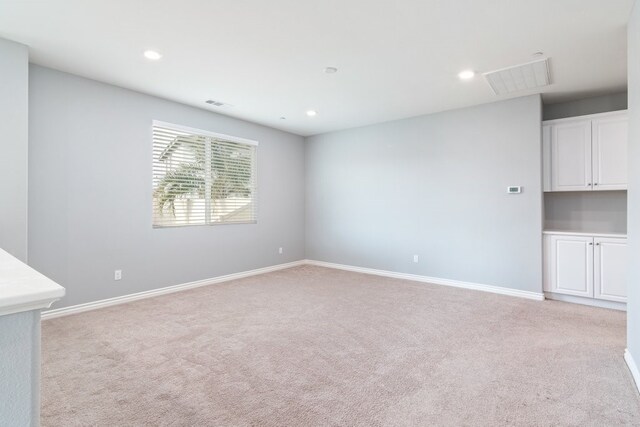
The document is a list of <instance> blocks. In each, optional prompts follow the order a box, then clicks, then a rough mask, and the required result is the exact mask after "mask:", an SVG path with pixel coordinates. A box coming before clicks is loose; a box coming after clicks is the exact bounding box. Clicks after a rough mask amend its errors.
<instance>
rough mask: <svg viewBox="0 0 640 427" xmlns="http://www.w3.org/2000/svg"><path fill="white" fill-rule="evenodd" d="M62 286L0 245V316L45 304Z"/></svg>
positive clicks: (58, 294) (60, 293)
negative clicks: (0, 247)
mask: <svg viewBox="0 0 640 427" xmlns="http://www.w3.org/2000/svg"><path fill="white" fill-rule="evenodd" d="M64 293H65V289H64V288H63V287H62V286H60V285H58V284H57V283H56V282H54V281H53V280H51V279H49V278H48V277H46V276H44V275H43V274H40V273H38V272H37V271H36V270H34V269H33V268H31V267H29V266H28V265H27V264H25V263H23V262H22V261H20V260H19V259H17V258H15V257H13V256H12V255H10V254H9V253H7V252H6V251H4V250H2V249H0V316H4V315H6V314H13V313H20V312H22V311H30V310H40V309H43V308H48V307H50V306H51V304H52V303H53V302H54V301H57V300H59V299H60V298H62V297H63V296H64Z"/></svg>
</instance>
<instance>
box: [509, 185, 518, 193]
mask: <svg viewBox="0 0 640 427" xmlns="http://www.w3.org/2000/svg"><path fill="white" fill-rule="evenodd" d="M507 193H509V194H520V193H522V187H520V186H519V185H518V186H513V187H507Z"/></svg>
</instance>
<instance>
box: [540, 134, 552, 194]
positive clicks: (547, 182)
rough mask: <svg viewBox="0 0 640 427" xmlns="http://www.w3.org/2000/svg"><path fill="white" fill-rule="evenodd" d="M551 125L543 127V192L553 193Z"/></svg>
mask: <svg viewBox="0 0 640 427" xmlns="http://www.w3.org/2000/svg"><path fill="white" fill-rule="evenodd" d="M551 128H552V126H551V125H542V191H551Z"/></svg>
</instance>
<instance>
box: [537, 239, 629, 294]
mask: <svg viewBox="0 0 640 427" xmlns="http://www.w3.org/2000/svg"><path fill="white" fill-rule="evenodd" d="M544 251H545V256H544V259H545V266H544V267H545V268H544V270H545V272H544V290H545V292H552V293H556V294H564V295H573V296H579V297H586V298H597V299H602V300H608V301H617V302H626V301H627V291H626V288H627V283H626V257H627V254H626V252H627V239H626V238H625V237H608V236H594V235H588V234H568V233H567V234H564V233H562V234H560V233H559V234H551V233H550V234H545V236H544Z"/></svg>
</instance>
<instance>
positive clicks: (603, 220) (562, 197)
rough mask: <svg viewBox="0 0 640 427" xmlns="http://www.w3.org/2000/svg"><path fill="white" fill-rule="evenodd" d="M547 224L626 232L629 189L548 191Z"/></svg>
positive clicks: (587, 229)
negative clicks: (627, 190)
mask: <svg viewBox="0 0 640 427" xmlns="http://www.w3.org/2000/svg"><path fill="white" fill-rule="evenodd" d="M544 213H545V215H544V220H545V226H544V228H545V229H547V230H567V231H584V232H589V233H626V231H627V192H626V191H576V192H554V193H545V195H544Z"/></svg>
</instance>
